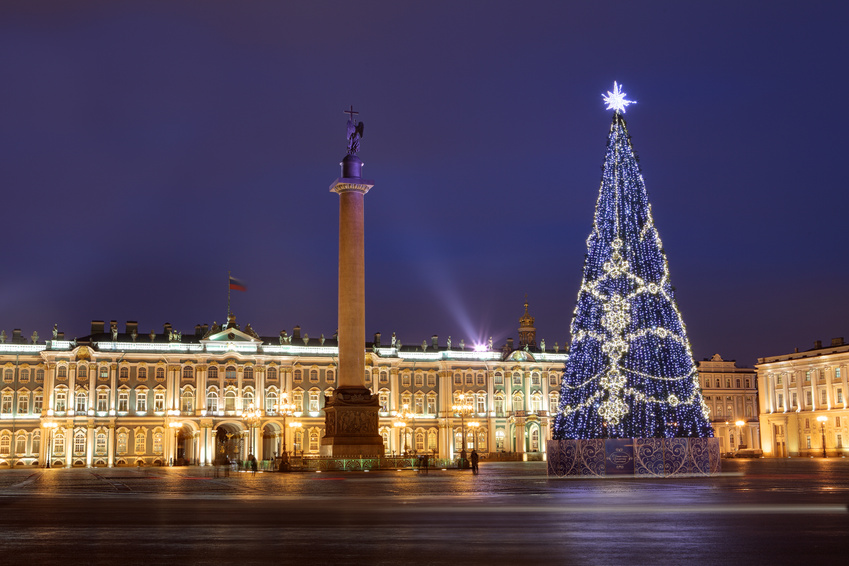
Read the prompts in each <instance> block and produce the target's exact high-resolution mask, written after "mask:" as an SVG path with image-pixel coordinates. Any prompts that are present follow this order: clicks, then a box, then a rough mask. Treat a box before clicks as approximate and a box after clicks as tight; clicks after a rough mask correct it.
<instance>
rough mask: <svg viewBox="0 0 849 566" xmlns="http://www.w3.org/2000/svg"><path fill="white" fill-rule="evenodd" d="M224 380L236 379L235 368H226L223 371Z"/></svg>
mask: <svg viewBox="0 0 849 566" xmlns="http://www.w3.org/2000/svg"><path fill="white" fill-rule="evenodd" d="M224 379H236V366H227V369H225V370H224Z"/></svg>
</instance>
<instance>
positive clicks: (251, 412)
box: [242, 402, 262, 456]
mask: <svg viewBox="0 0 849 566" xmlns="http://www.w3.org/2000/svg"><path fill="white" fill-rule="evenodd" d="M242 418H243V419H245V422H247V423H248V443H249V444H248V447H249V449H248V455H249V456H250V455H253V453H254V429H256V427H257V425H259V423H260V421H261V420H262V410H261V409H260V408H258V407H254V404H253V402H251V403H249V404H248V410H247V411H246V412H244V413H242Z"/></svg>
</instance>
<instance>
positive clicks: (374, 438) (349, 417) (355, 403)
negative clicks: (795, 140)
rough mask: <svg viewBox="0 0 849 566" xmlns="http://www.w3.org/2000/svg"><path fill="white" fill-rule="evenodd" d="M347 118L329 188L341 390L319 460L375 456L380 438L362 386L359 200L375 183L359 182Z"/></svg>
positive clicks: (330, 407)
mask: <svg viewBox="0 0 849 566" xmlns="http://www.w3.org/2000/svg"><path fill="white" fill-rule="evenodd" d="M346 114H348V115H349V116H350V117H349V118H348V154H347V155H346V156H345V158H344V159H342V163H341V165H342V176H341V177H340V178H338V179H336V180H335V181H334V182H333V184H332V185H330V191H331V192H334V193H337V194H338V195H339V338H338V341H339V342H338V343H339V372H338V376H339V386H338V388H337V389H336V391H335V392H334V394H333V397H332V398H327V399H325V404H324V414H325V427H324V437H323V438H322V439H321V454H322V456H332V457H352V456H379V455H382V454H383V453H384V448H383V438H382V437H381V436H380V434H379V433H378V431H377V422H378V421H377V411H378V408H379V399H378V397H377V396H376V395H372V394H371V391H370V390H369V389H368V387H366V385H365V365H366V364H365V348H366V330H365V322H366V308H365V238H364V216H363V201H364V198H365V195H366V193H367V192H368V191H369V189H371V188H372V187H373V186H374V182H373V181H370V180H367V179H363V178H362V170H363V162H362V160H361V159H360V158H359V157H357V152H359V150H360V138H362V136H363V123H362V122H360V123H357V122H356V121H355V120H354V116H356V115H357V114H359V113H358V112H354V107H353V106H352V107H351V109H350V110H347V111H346Z"/></svg>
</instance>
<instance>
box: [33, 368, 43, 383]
mask: <svg viewBox="0 0 849 566" xmlns="http://www.w3.org/2000/svg"><path fill="white" fill-rule="evenodd" d="M35 381H36V383H42V382H43V381H44V370H43V369H38V370H35Z"/></svg>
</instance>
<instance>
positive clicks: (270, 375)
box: [265, 367, 277, 381]
mask: <svg viewBox="0 0 849 566" xmlns="http://www.w3.org/2000/svg"><path fill="white" fill-rule="evenodd" d="M265 378H266V379H267V380H268V381H277V368H275V367H270V368H268V369H267V370H266V371H265Z"/></svg>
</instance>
